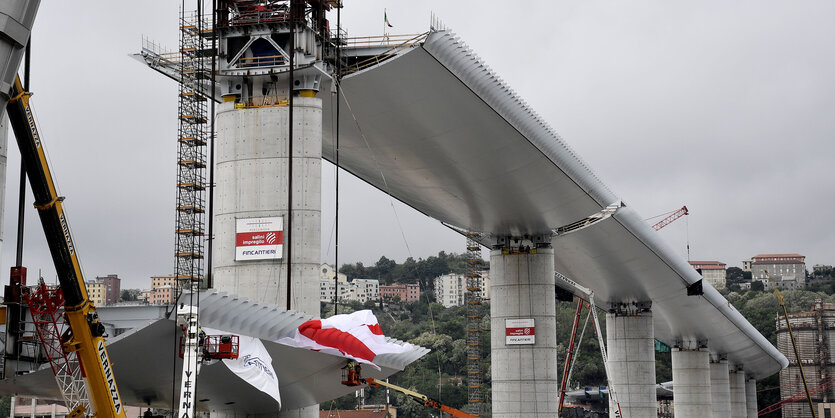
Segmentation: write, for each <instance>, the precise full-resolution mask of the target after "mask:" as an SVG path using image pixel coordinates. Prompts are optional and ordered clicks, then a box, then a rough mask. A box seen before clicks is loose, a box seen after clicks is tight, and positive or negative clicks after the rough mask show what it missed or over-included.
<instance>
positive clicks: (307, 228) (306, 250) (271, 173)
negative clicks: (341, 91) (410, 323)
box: [213, 96, 556, 418]
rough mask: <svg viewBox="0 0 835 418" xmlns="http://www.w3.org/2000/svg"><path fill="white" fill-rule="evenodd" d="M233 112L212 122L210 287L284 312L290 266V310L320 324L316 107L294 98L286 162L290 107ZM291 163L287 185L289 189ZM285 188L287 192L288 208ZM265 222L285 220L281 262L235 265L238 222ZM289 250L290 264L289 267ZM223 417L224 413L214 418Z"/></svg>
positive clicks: (226, 106)
mask: <svg viewBox="0 0 835 418" xmlns="http://www.w3.org/2000/svg"><path fill="white" fill-rule="evenodd" d="M234 105H235V103H234V102H225V103H222V104H221V106H220V108H219V110H218V114H217V120H216V125H217V131H218V133H217V140H216V146H217V150H216V158H217V171H216V176H215V177H216V179H217V180H216V184H217V186H216V187H217V189H216V193H215V241H214V260H215V261H214V266H213V277H214V287H215V288H216V289H218V290H221V291H226V292H229V293H232V294H235V295H238V296H240V297H244V298H248V299H249V300H251V301H254V302H261V303H268V304H271V305H276V306H278V307H279V308H282V309H283V308H285V307H287V305H288V304H287V298H288V292H287V285H288V283H287V282H288V280H287V277H288V264H289V265H290V268H289V273H290V296H289V297H290V307H291V309H293V310H295V311H300V312H304V313H307V314H311V315H315V316H317V317H318V316H319V268H320V265H321V236H320V230H321V206H322V193H321V178H322V101H321V99H319V98H317V97H302V96H298V97H294V102H293V155H292V156H290V155H288V141H289V138H288V136H289V135H288V124H289V107H287V106H268V107H254V108H253V107H250V108H243V109H236V108H235V106H234ZM290 158H292V163H293V178H292V179H290V181H288V172H289V171H290V170H289V162H290ZM288 186H289V187H292V190H293V198H292V208H290V207H289V199H288ZM291 209H292V210H291ZM290 216H292V219H290ZM269 217H281V218H282V219H283V225H284V231H283V232H284V236H283V248H282V253H283V254H281V258H278V259H258V260H236V257H235V256H236V222H238V221H239V220H247V219H249V220H252V222H256V221H257V219H256V218H269ZM288 220H289V224H290V228H289V237H288V232H287V231H288V228H287V225H288ZM279 237H280V238H282V237H281V235H279ZM289 247H292V251H291V257H292V259H291V260H290V261H291V263H288V260H287V254H288V248H289ZM273 361H280V360H278V359H273ZM276 367H277V368H279V367H281V365H280V364H276ZM554 393H556V392H554ZM318 414H319V406H318V405H313V406H309V407H306V408H301V409H295V410H288V411H281V412H280V413H278V412H277V416H279V417H282V418H285V417H289V418H313V417H317V416H318ZM229 415H230V413H229V412H228V411H218V413H217V414H216V416H220V417H228V416H229Z"/></svg>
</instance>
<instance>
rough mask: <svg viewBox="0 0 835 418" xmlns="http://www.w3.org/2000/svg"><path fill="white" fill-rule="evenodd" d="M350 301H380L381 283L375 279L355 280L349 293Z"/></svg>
mask: <svg viewBox="0 0 835 418" xmlns="http://www.w3.org/2000/svg"><path fill="white" fill-rule="evenodd" d="M348 295H349V300H356V301H359V302H360V303H365V302H367V301H369V300H374V301H377V300H380V281H379V280H374V279H354V280H352V281H351V289H350V291H349V293H348Z"/></svg>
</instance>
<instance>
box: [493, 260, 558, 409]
mask: <svg viewBox="0 0 835 418" xmlns="http://www.w3.org/2000/svg"><path fill="white" fill-rule="evenodd" d="M490 280H491V285H490V292H491V300H490V322H491V326H492V332H491V335H490V340H491V344H492V347H491V366H492V376H493V378H492V386H493V388H492V392H493V417H494V418H518V417H542V418H546V417H548V418H552V417H555V416H556V415H557V396H556V393H557V387H558V385H557V378H558V377H557V337H556V318H555V314H556V301H555V294H554V250H553V249H551V248H538V249H536V252H535V253H527V252H525V253H521V252H513V251H509V252H507V253H503V252H502V251H501V250H493V251H492V252H491V253H490ZM516 319H533V320H534V330H535V343H534V344H530V345H509V344H507V343H506V338H505V326H506V324H507V322H506V320H516Z"/></svg>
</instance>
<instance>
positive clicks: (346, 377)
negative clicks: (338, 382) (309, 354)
mask: <svg viewBox="0 0 835 418" xmlns="http://www.w3.org/2000/svg"><path fill="white" fill-rule="evenodd" d="M342 384H343V385H345V386H360V385H368V386H369V387H372V388H375V387H379V386H383V387H387V388H389V389H392V390H396V391H398V392H400V393H402V394H404V395H406V396H409V397H411V398H412V399H414V400H415V401H417V402H419V403H420V404H421V405H423V406H425V407H427V408H433V409H437V410H438V411H441V412H446V413H447V414H450V415H451V416H453V417H455V418H478V416H477V415H472V414H468V413H466V412H464V411H461V410H459V409H455V408H453V407H451V406H447V405H444V404H442V403H441V402H439V401H437V400H435V399H432V398H430V397H428V396H426V395H424V394H421V393H417V392H415V391H413V390H409V389H406V388H404V387H400V386H397V385H394V384H391V383H388V382H384V381H382V380H377V379H372V378H370V377H369V378H363V377H362V375H361V373H360V367H359V365H358V364H356V363H354V362H353V361H349V362H348V365H346V366H345V367H344V368H343V377H342Z"/></svg>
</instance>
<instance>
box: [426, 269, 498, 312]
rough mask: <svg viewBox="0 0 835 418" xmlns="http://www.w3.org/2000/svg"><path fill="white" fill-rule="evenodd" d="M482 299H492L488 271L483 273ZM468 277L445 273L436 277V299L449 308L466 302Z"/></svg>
mask: <svg viewBox="0 0 835 418" xmlns="http://www.w3.org/2000/svg"><path fill="white" fill-rule="evenodd" d="M480 280H481V282H480V283H479V288H480V289H481V299H482V300H490V276H489V273H488V272H486V271H485V272H482V273H481V278H480ZM466 293H467V277H466V276H464V275H462V274H445V275H443V276H439V277H436V278H435V300H436V301H437V302H438V303H440V304H442V305H444V307H446V308H449V307H452V306H462V305H464V303H465V302H466V300H465V299H466Z"/></svg>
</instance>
